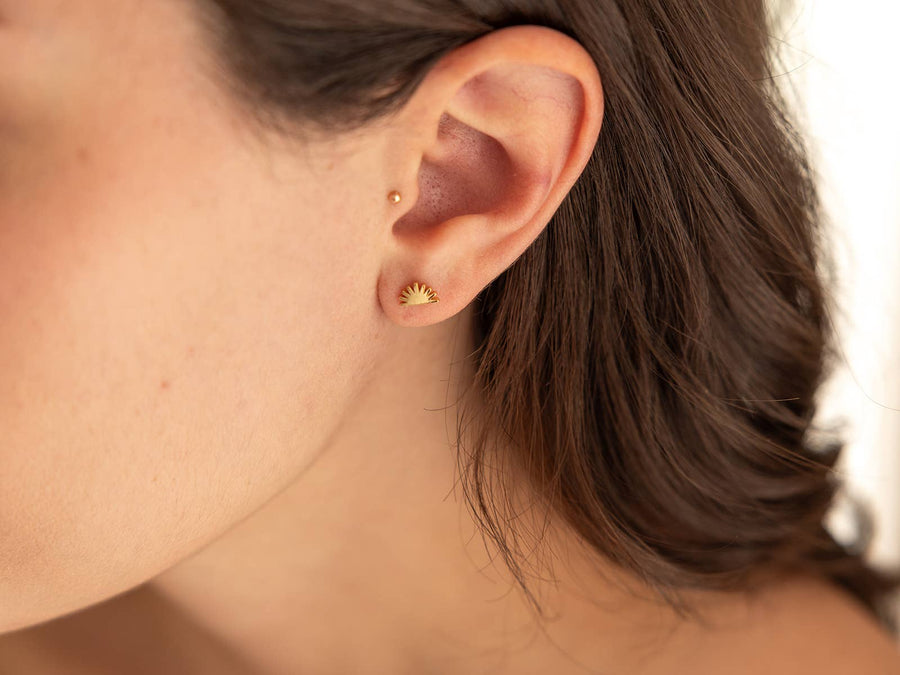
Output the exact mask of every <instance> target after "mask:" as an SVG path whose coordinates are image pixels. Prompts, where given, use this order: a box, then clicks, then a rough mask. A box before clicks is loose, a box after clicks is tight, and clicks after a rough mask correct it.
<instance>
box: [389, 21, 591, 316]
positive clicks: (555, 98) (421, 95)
mask: <svg viewBox="0 0 900 675" xmlns="http://www.w3.org/2000/svg"><path fill="white" fill-rule="evenodd" d="M602 117H603V92H602V88H601V84H600V76H599V73H598V72H597V68H596V65H595V64H594V62H593V59H592V58H591V56H590V55H589V54H588V52H587V51H586V50H585V49H584V47H582V46H581V45H580V44H579V43H578V42H577V41H575V40H574V39H572V38H570V37H568V36H567V35H565V34H563V33H561V32H559V31H556V30H553V29H551V28H545V27H542V26H513V27H509V28H503V29H500V30H497V31H494V32H492V33H489V34H487V35H485V36H483V37H481V38H478V39H476V40H474V41H472V42H469V43H467V44H465V45H463V46H462V47H459V48H457V49H455V50H454V51H452V52H450V53H449V54H447V55H446V56H445V57H444V58H443V59H442V60H441V61H439V62H438V63H437V64H436V65H435V66H434V67H433V68H432V69H431V70H430V71H429V73H428V74H427V75H426V77H425V79H424V80H423V81H422V83H421V84H420V85H419V87H418V88H417V90H416V92H415V94H414V95H413V97H412V98H411V99H410V100H409V102H408V103H407V105H406V106H404V108H403V109H402V110H401V111H400V112H399V113H398V114H397V116H396V117H395V118H394V120H393V123H392V125H391V127H390V128H391V131H390V134H391V142H390V146H389V147H390V152H389V153H386V155H388V156H386V157H385V162H384V167H385V168H384V170H385V172H386V173H385V176H386V179H385V195H386V196H387V194H388V193H389V192H390V191H391V190H396V191H397V192H399V193H400V200H399V201H397V202H396V203H392V200H388V199H387V197H386V199H385V209H386V210H385V213H386V214H387V216H386V220H385V223H386V224H387V225H388V226H389V230H390V232H389V236H390V238H391V245H390V246H388V247H387V248H386V251H387V255H386V257H385V259H384V261H383V264H382V269H381V274H380V277H379V288H378V295H379V300H380V302H381V305H382V307H383V309H384V311H385V313H386V314H387V315H388V316H389V317H390V318H391V320H393V321H395V322H397V323H399V324H401V325H409V326H421V325H428V324H433V323H437V322H439V321H442V320H444V319H446V318H448V317H451V316H453V315H454V314H456V313H457V312H459V311H460V310H461V309H463V308H464V307H465V306H466V305H468V304H469V303H470V302H471V301H472V300H473V299H474V298H475V296H476V295H477V294H478V292H479V291H480V290H481V289H482V288H484V287H485V286H486V285H487V284H489V283H490V282H491V281H492V280H493V279H495V278H496V277H497V276H498V275H500V274H501V273H502V272H503V271H504V270H505V269H506V268H507V267H509V266H510V265H512V263H513V262H515V260H516V259H517V258H518V257H519V256H520V255H521V254H522V253H523V252H524V251H525V250H526V249H527V248H528V246H529V245H531V243H532V242H533V241H534V240H535V238H536V237H537V236H538V235H539V234H540V233H541V231H542V230H543V228H544V227H545V226H546V224H547V222H548V221H549V220H550V218H551V216H552V215H553V214H554V212H555V211H556V209H557V208H558V207H559V205H560V203H561V202H562V200H563V198H564V197H565V195H566V194H567V193H568V191H569V190H570V189H571V187H572V186H573V184H574V183H575V181H576V180H577V178H578V177H579V176H580V175H581V173H582V171H583V170H584V167H585V165H586V164H587V162H588V159H589V158H590V156H591V153H592V152H593V150H594V146H595V144H596V142H597V137H598V135H599V132H600V124H601V120H602ZM393 197H394V199H397V197H396V195H394V196H393ZM415 283H418V284H420V285H427V286H428V287H430V288H431V289H433V290H434V291H435V293H436V294H437V297H438V299H439V301H438V302H431V303H426V304H418V305H406V304H402V303H401V302H400V295H401V293H402V292H403V291H404V289H405V288H406V287H407V286H413V285H414V284H415Z"/></svg>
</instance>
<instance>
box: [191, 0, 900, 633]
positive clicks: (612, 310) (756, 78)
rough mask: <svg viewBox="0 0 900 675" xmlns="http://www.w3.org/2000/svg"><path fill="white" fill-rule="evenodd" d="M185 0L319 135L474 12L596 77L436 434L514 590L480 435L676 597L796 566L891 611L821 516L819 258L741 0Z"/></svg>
mask: <svg viewBox="0 0 900 675" xmlns="http://www.w3.org/2000/svg"><path fill="white" fill-rule="evenodd" d="M203 6H204V7H205V8H206V9H208V10H211V12H210V13H209V14H208V15H207V17H208V18H212V19H213V20H214V21H213V23H214V26H215V28H216V30H215V31H213V35H214V37H215V39H216V43H215V44H216V45H217V50H216V54H217V55H218V56H219V57H221V62H222V63H224V64H227V67H226V68H223V69H222V72H223V73H224V74H225V75H226V78H227V81H228V83H229V84H230V85H231V86H233V87H234V88H235V91H236V92H239V93H240V96H239V100H242V101H245V102H247V103H249V104H250V105H248V110H252V111H253V112H254V114H256V115H257V116H258V117H260V119H263V118H266V121H268V122H270V123H277V121H278V120H289V121H292V122H297V123H299V122H303V124H304V125H305V127H306V129H307V130H317V131H320V132H322V133H325V134H329V133H341V132H348V131H352V130H354V129H359V128H362V127H363V126H364V125H366V124H367V123H369V122H373V121H375V120H378V119H381V118H384V117H386V116H388V115H390V114H391V113H392V112H395V111H397V110H399V109H400V108H401V107H402V106H403V104H404V103H406V102H407V100H408V99H409V97H410V96H411V94H412V93H413V92H414V91H415V89H416V87H417V85H418V84H419V83H420V82H421V80H422V78H423V77H424V76H425V75H426V74H427V72H428V70H429V68H430V67H431V66H432V65H434V64H435V63H436V62H437V61H438V60H439V59H440V58H441V57H442V56H443V55H445V54H446V53H447V52H449V51H451V50H453V49H454V48H456V47H458V46H460V45H462V44H464V43H466V42H469V41H471V40H474V39H476V38H478V37H479V36H481V35H484V34H485V33H487V32H489V31H492V30H495V29H498V28H502V27H506V26H511V25H516V24H537V25H543V26H548V27H550V28H554V29H557V30H559V31H561V32H563V33H565V34H567V35H569V36H571V37H573V38H575V39H576V40H578V41H579V42H580V43H581V44H582V45H583V46H584V48H585V49H586V50H587V51H588V52H589V53H590V54H591V55H592V56H593V58H594V60H595V62H596V64H597V67H598V70H599V72H600V76H601V79H602V82H603V88H604V101H605V111H604V119H603V127H602V129H601V132H600V137H599V140H598V143H597V145H596V148H595V150H594V153H593V155H592V157H591V159H590V161H589V163H588V165H587V167H586V169H585V170H584V172H583V173H582V175H581V176H580V178H579V180H578V181H577V183H576V184H575V185H574V187H573V188H572V190H571V191H570V193H569V194H568V195H567V197H566V199H565V200H564V202H563V203H562V205H561V206H560V208H559V209H558V211H557V212H556V213H555V215H554V216H553V218H552V220H551V222H550V223H549V225H548V226H547V227H546V228H545V230H544V231H543V232H542V234H541V235H540V236H539V237H538V238H537V240H536V241H535V242H534V243H533V245H532V246H531V247H530V248H529V249H528V250H527V251H526V252H525V253H524V254H523V255H522V256H521V257H520V258H519V259H518V260H517V261H516V262H515V263H514V264H513V265H512V266H511V267H509V268H508V269H507V270H506V271H505V272H504V273H503V274H501V275H500V276H499V277H498V278H497V279H495V280H494V281H493V282H492V283H491V284H490V285H489V286H488V287H486V288H485V289H484V290H483V291H482V292H481V293H480V294H479V296H478V297H477V299H476V301H475V302H476V309H477V315H476V316H477V335H476V336H475V339H476V343H475V344H476V345H477V347H478V348H477V351H476V353H475V354H473V358H474V359H475V365H476V368H475V380H474V386H475V390H476V391H477V392H478V397H479V401H480V403H481V405H482V406H483V407H482V408H481V409H480V410H479V411H476V412H477V414H481V415H484V419H485V420H490V424H481V425H477V426H476V427H475V428H478V429H480V435H478V436H477V437H476V442H475V443H474V444H473V445H472V446H471V447H461V448H460V450H461V451H462V452H460V454H459V457H460V462H461V465H463V464H464V467H463V468H464V470H463V471H462V473H461V477H462V478H463V479H464V486H465V494H466V498H467V501H468V503H469V505H470V507H471V508H472V509H473V514H475V516H476V518H477V519H478V522H479V523H480V524H481V525H482V527H483V532H485V533H487V534H488V535H490V536H491V537H492V538H493V539H494V540H495V541H496V543H497V545H498V546H499V547H500V550H501V552H502V553H503V555H504V558H505V560H506V562H507V564H508V565H509V566H510V568H511V569H512V570H514V572H515V574H516V578H517V579H518V580H519V583H520V585H521V586H522V588H523V589H524V590H525V592H526V593H527V592H528V590H527V586H526V584H525V582H524V579H523V574H522V568H521V566H520V563H519V560H520V558H521V555H520V554H521V551H519V547H518V546H516V545H515V542H516V541H518V539H517V537H516V536H515V532H514V531H512V530H511V528H510V526H509V519H508V518H507V517H506V515H505V514H504V513H503V505H502V502H503V500H502V499H499V498H497V495H498V494H500V493H499V492H496V491H495V490H494V489H493V488H492V487H491V484H490V483H491V481H490V473H489V468H488V467H489V463H488V462H487V456H488V455H487V448H488V445H489V440H490V437H491V434H495V433H499V434H501V435H502V436H503V437H504V438H505V440H506V441H507V442H510V443H511V444H512V446H513V447H515V448H516V450H517V453H518V454H517V455H516V457H515V461H516V462H517V465H518V466H520V467H522V468H523V469H524V470H525V471H526V472H527V474H528V475H529V476H530V478H531V482H532V483H533V485H534V486H535V488H536V492H537V493H538V494H541V495H543V496H544V497H545V498H546V499H547V500H548V502H549V503H552V504H554V505H555V508H556V509H557V510H558V512H559V513H561V514H562V515H563V516H564V517H565V519H566V522H567V523H569V524H570V525H571V527H572V528H573V529H574V530H575V531H576V532H577V533H578V534H579V535H580V536H581V537H582V538H583V540H584V541H585V542H586V543H587V544H589V545H590V546H591V547H593V549H594V550H596V551H597V552H599V553H600V554H602V555H604V556H606V557H607V558H608V559H610V560H612V561H614V562H615V563H617V564H618V565H620V566H622V567H623V568H625V569H627V570H630V571H632V572H634V573H636V574H637V575H638V576H639V577H640V578H641V579H643V580H644V581H646V582H648V583H649V584H650V585H651V587H653V588H655V589H656V590H658V591H660V592H661V593H662V594H663V595H664V596H665V597H667V598H668V599H669V600H670V601H671V602H672V603H673V605H674V606H676V607H677V606H678V600H677V592H675V591H677V589H683V588H715V589H737V588H742V587H747V586H748V585H750V584H751V580H752V579H754V578H756V576H757V575H758V573H759V572H760V571H761V570H765V571H769V572H771V573H772V574H775V573H776V572H777V573H784V572H788V571H791V572H804V573H811V574H814V575H821V576H824V577H826V578H828V579H831V580H833V581H834V582H836V583H837V584H839V585H841V586H842V587H844V588H845V589H847V590H849V591H850V592H851V593H852V594H853V595H854V596H856V597H857V598H858V599H859V600H860V601H861V602H862V603H864V605H865V606H866V607H867V608H868V609H869V610H870V611H871V612H872V613H873V614H874V615H875V616H876V617H877V618H879V619H880V621H881V622H882V623H883V625H885V626H886V627H888V628H890V629H892V630H895V626H894V621H893V618H892V616H891V614H890V612H889V610H888V606H887V603H886V600H887V599H888V598H889V592H890V591H893V590H894V589H895V588H896V587H897V584H898V578H897V575H896V574H895V573H887V572H885V571H882V570H878V569H876V568H875V567H873V566H872V565H871V564H870V563H869V562H867V560H866V559H865V556H864V552H865V549H866V548H867V543H866V542H865V541H862V542H858V544H857V545H856V546H853V545H842V544H841V543H839V542H838V541H836V540H835V538H834V537H833V536H832V535H831V534H830V533H829V531H828V530H827V529H826V528H825V527H824V525H823V520H824V517H825V514H826V512H827V511H828V509H829V507H830V505H831V504H832V501H833V498H834V497H835V495H836V492H837V490H838V489H839V488H840V487H841V484H840V481H839V480H837V478H836V476H835V472H834V470H833V466H834V464H835V461H836V460H837V458H838V456H839V453H840V450H841V448H842V446H843V441H842V440H841V439H840V438H839V437H837V436H833V435H830V434H823V433H822V432H823V431H824V430H822V429H819V428H817V427H816V426H815V425H814V424H813V421H812V418H813V414H814V412H815V410H816V401H815V396H816V394H817V390H818V389H819V386H820V384H821V383H822V381H823V380H824V377H825V375H826V374H827V372H828V369H829V367H830V366H831V364H832V362H833V359H834V356H835V350H834V345H833V335H832V330H833V328H832V327H833V324H832V321H831V319H830V316H831V311H832V307H831V305H832V303H833V299H832V297H831V296H830V295H829V294H828V292H827V286H826V285H825V283H824V281H823V276H824V275H825V274H826V273H827V274H830V275H832V276H833V272H832V263H831V261H830V260H828V258H827V253H828V250H827V248H826V247H825V246H824V245H823V241H822V239H821V232H820V228H821V224H822V223H823V222H824V215H823V214H822V213H821V211H820V206H819V203H818V196H817V192H816V187H815V184H814V180H813V171H812V170H811V168H810V166H809V163H808V159H807V155H806V149H805V147H804V144H803V140H802V138H801V137H800V135H799V134H798V133H797V131H796V130H795V127H794V126H793V124H792V122H791V121H790V119H789V115H788V110H787V105H786V104H785V102H784V99H783V95H782V93H781V92H779V90H778V89H777V87H776V81H775V75H774V72H775V70H776V69H775V68H774V65H775V64H776V63H778V58H777V54H775V53H774V52H773V51H772V50H770V45H769V30H770V29H771V27H772V25H773V24H774V17H772V16H768V15H767V14H766V13H765V8H764V2H763V0H366V2H359V1H358V0H304V1H302V2H300V1H295V0H204V5H203ZM467 412H468V413H469V414H471V413H472V412H473V411H472V410H468V411H467ZM498 485H499V484H498ZM860 517H865V514H864V513H863V514H862V515H861V516H860ZM511 535H512V536H511Z"/></svg>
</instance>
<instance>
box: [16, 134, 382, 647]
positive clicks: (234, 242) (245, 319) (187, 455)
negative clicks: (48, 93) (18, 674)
mask: <svg viewBox="0 0 900 675" xmlns="http://www.w3.org/2000/svg"><path fill="white" fill-rule="evenodd" d="M135 121H137V120H135ZM155 124H156V126H154V123H150V122H147V123H146V124H143V125H142V127H143V128H145V129H147V130H148V132H147V133H146V134H144V135H143V136H141V137H140V138H139V137H137V136H132V137H130V138H125V137H122V138H116V136H115V134H112V135H111V134H109V133H103V134H101V133H89V132H86V131H85V132H79V133H74V132H73V133H71V134H60V136H59V138H56V139H46V140H45V141H44V142H43V143H36V144H34V145H32V146H31V147H30V148H29V152H28V153H23V154H22V155H21V156H22V157H23V159H22V160H21V161H19V162H17V164H16V169H15V171H16V174H15V181H14V183H15V185H16V189H15V190H11V189H10V184H9V183H5V184H4V185H3V188H2V190H0V372H2V377H0V568H2V569H3V574H2V575H0V597H3V598H4V601H3V603H2V605H3V607H2V609H0V632H2V631H5V630H11V629H12V628H15V627H18V626H22V625H28V624H31V623H35V622H37V621H41V620H44V619H47V618H52V617H53V616H57V615H59V614H61V613H63V612H66V611H70V610H73V609H77V608H79V607H82V606H85V605H87V604H89V603H92V602H97V601H99V600H101V599H103V598H105V597H108V596H110V595H112V594H114V593H116V592H119V591H121V590H124V589H126V588H129V587H131V586H134V585H136V584H138V583H141V582H143V581H144V580H146V579H148V578H150V577H152V576H153V575H155V574H157V573H159V572H160V571H162V570H163V569H165V568H166V567H168V566H169V565H171V564H173V563H174V562H175V561H177V560H178V559H179V558H180V557H182V556H184V555H185V554H187V553H189V552H191V551H193V550H195V549H196V548H198V547H199V546H201V545H202V544H204V543H206V542H207V541H209V540H210V539H211V538H213V537H214V536H215V535H217V534H219V533H220V532H222V531H223V530H224V529H225V528H227V527H228V526H230V525H231V524H232V523H233V522H234V521H236V520H237V519H239V518H241V517H243V516H244V515H247V514H248V513H249V512H250V511H252V510H253V509H254V508H256V507H257V506H259V505H261V504H262V503H263V502H264V501H265V500H266V499H268V498H269V497H270V496H271V495H272V494H274V493H275V492H276V491H277V490H278V489H280V488H281V487H283V486H284V485H285V484H286V483H287V482H288V481H289V480H290V478H291V477H292V476H293V475H296V473H297V472H299V471H300V470H301V469H302V468H303V467H304V466H305V465H306V463H307V462H308V461H309V460H310V459H311V458H312V457H313V456H314V455H315V453H316V451H317V450H318V448H319V446H321V445H322V443H324V442H325V440H326V438H327V437H328V435H329V434H330V432H331V430H332V429H333V428H334V427H335V425H336V424H337V423H338V420H339V416H340V413H342V412H343V410H342V407H341V401H344V400H347V398H348V397H349V396H350V395H351V393H352V391H353V388H354V387H357V386H359V384H358V382H359V380H358V379H357V378H358V373H359V372H361V371H362V370H363V369H364V368H365V367H366V365H365V364H366V363H367V362H369V361H370V357H369V354H368V353H367V349H371V347H368V346H366V345H365V339H364V337H363V336H364V335H365V326H366V325H367V324H366V322H367V321H368V320H369V319H370V318H371V315H372V313H373V312H374V308H373V306H372V297H374V296H373V293H372V288H373V287H374V286H373V284H371V283H368V282H367V280H366V278H365V275H364V274H361V273H360V271H359V269H354V268H353V266H350V265H347V266H345V267H343V268H337V269H336V268H335V264H334V263H335V261H336V260H339V259H340V258H341V252H340V248H339V247H340V246H341V244H342V242H343V241H344V233H343V232H342V231H341V230H340V228H337V229H336V228H319V223H321V222H328V219H331V218H334V217H335V216H334V214H326V213H318V214H317V213H307V214H304V218H303V221H302V222H299V223H298V221H297V220H296V219H295V218H292V219H283V220H282V221H281V222H280V221H279V216H278V215H277V214H278V213H280V212H281V211H283V209H277V208H273V206H272V204H271V202H272V197H273V194H274V193H272V192H269V191H267V187H266V184H264V183H263V182H262V179H260V178H254V177H255V176H257V175H263V174H264V173H265V172H263V171H262V170H260V171H258V172H257V171H254V170H252V169H248V168H247V167H248V166H253V164H252V163H253V162H254V161H257V160H255V159H254V158H253V157H252V156H251V155H249V154H247V155H245V156H242V155H241V149H240V148H239V147H238V146H237V144H236V143H235V144H233V145H232V146H229V145H228V144H227V141H226V140H225V135H224V134H223V136H222V137H221V138H213V137H212V135H213V134H212V132H210V131H209V125H208V123H207V124H205V125H204V124H203V123H202V122H201V121H200V120H197V121H196V124H192V123H190V121H189V120H185V119H182V120H180V126H179V129H180V131H179V133H178V134H177V135H173V134H172V133H171V130H170V129H169V128H168V127H166V125H165V124H164V122H161V121H157V122H156V123H155ZM160 125H162V126H160ZM192 138H193V139H195V140H193V141H192V140H190V139H192ZM196 139H207V140H208V142H207V141H203V142H202V143H201V142H200V141H198V140H196ZM25 155H27V157H28V158H29V159H28V160H27V161H26V160H25V159H24V157H25ZM176 167H177V169H176ZM7 175H11V174H7ZM254 181H257V182H256V183H255V182H254ZM321 194H322V190H321V189H315V188H311V196H310V199H304V198H302V197H295V198H296V199H297V200H299V201H302V202H303V203H307V204H312V203H315V201H316V200H315V198H314V196H313V195H321ZM305 223H310V225H309V227H310V228H311V229H310V231H309V232H306V233H304V236H297V231H296V230H297V228H299V227H307V226H306V225H305ZM312 228H315V229H312ZM292 229H293V230H294V231H293V232H292V231H291V230H292ZM320 230H321V231H320ZM323 232H327V235H328V236H325V235H324V234H323ZM288 242H290V243H288ZM329 288H334V289H335V290H336V291H339V293H338V294H336V295H335V296H334V297H330V293H329ZM354 324H356V325H357V326H358V330H353V328H352V326H353V325H354ZM336 332H340V333H342V334H348V335H349V334H353V335H355V337H354V339H353V341H352V342H343V341H340V340H335V339H334V336H335V333H336Z"/></svg>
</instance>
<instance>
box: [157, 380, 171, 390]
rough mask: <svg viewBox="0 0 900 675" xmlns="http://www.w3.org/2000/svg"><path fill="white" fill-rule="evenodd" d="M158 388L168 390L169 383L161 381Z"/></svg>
mask: <svg viewBox="0 0 900 675" xmlns="http://www.w3.org/2000/svg"><path fill="white" fill-rule="evenodd" d="M159 388H160V389H168V388H169V381H168V380H163V381H162V382H160V383H159Z"/></svg>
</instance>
